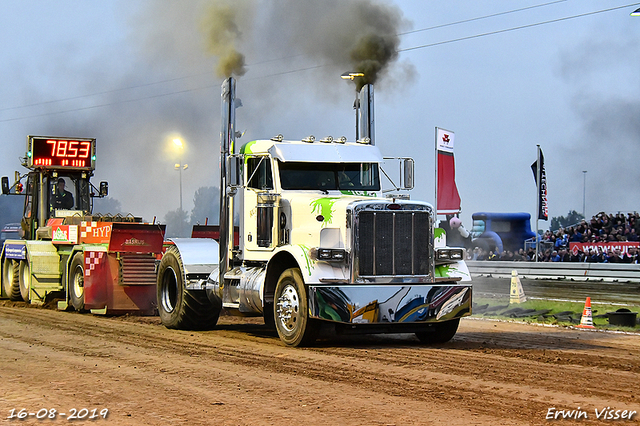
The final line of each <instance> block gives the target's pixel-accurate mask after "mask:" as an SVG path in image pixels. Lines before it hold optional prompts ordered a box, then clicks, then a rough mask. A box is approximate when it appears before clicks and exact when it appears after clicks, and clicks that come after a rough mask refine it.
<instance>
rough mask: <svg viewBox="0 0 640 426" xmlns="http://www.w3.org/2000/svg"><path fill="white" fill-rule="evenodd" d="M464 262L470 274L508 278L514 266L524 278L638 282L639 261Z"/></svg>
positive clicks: (639, 281)
mask: <svg viewBox="0 0 640 426" xmlns="http://www.w3.org/2000/svg"><path fill="white" fill-rule="evenodd" d="M467 266H468V267H469V272H470V273H471V276H472V277H474V276H485V277H488V276H490V277H495V278H510V277H511V271H514V270H515V271H518V276H519V277H520V278H528V279H538V280H573V281H604V282H632V283H640V264H638V265H636V264H626V263H573V262H502V261H489V260H483V261H478V260H468V261H467Z"/></svg>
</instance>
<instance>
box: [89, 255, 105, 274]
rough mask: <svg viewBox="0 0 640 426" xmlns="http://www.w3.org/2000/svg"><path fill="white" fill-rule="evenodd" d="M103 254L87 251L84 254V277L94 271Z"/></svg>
mask: <svg viewBox="0 0 640 426" xmlns="http://www.w3.org/2000/svg"><path fill="white" fill-rule="evenodd" d="M102 256H104V252H102V251H89V252H85V254H84V275H85V276H86V277H88V276H89V275H91V271H93V270H94V269H96V266H97V265H98V264H99V263H100V261H101V260H102Z"/></svg>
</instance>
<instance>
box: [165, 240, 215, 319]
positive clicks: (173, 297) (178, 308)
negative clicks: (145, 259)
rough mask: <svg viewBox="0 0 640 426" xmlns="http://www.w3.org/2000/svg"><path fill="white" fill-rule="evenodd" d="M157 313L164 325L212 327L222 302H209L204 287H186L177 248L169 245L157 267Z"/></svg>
mask: <svg viewBox="0 0 640 426" xmlns="http://www.w3.org/2000/svg"><path fill="white" fill-rule="evenodd" d="M157 284H158V285H157V296H158V314H159V315H160V320H161V321H162V324H163V325H164V326H165V327H167V328H173V329H178V330H211V329H212V328H213V327H215V325H216V324H217V322H218V317H219V316H220V311H221V310H222V303H212V302H211V301H210V300H209V298H208V297H207V293H206V291H205V290H187V289H186V288H185V282H184V270H183V267H182V259H181V258H180V252H179V251H178V249H177V248H175V247H169V248H168V249H167V251H166V253H165V254H164V256H162V260H161V261H160V266H159V267H158V282H157Z"/></svg>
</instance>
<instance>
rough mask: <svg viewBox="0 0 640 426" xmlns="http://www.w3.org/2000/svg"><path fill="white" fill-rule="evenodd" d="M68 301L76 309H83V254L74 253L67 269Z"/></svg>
mask: <svg viewBox="0 0 640 426" xmlns="http://www.w3.org/2000/svg"><path fill="white" fill-rule="evenodd" d="M67 288H68V290H69V301H70V302H71V306H73V307H74V308H75V310H76V311H82V310H83V309H84V254H83V253H76V254H75V255H74V256H73V259H71V268H70V269H69V285H68V286H67Z"/></svg>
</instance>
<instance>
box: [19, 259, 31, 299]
mask: <svg viewBox="0 0 640 426" xmlns="http://www.w3.org/2000/svg"><path fill="white" fill-rule="evenodd" d="M18 274H19V280H20V296H21V297H22V300H24V301H25V302H27V303H31V299H30V298H29V292H30V291H31V265H30V264H29V261H28V260H26V259H25V260H21V261H20V267H19V271H18Z"/></svg>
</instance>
